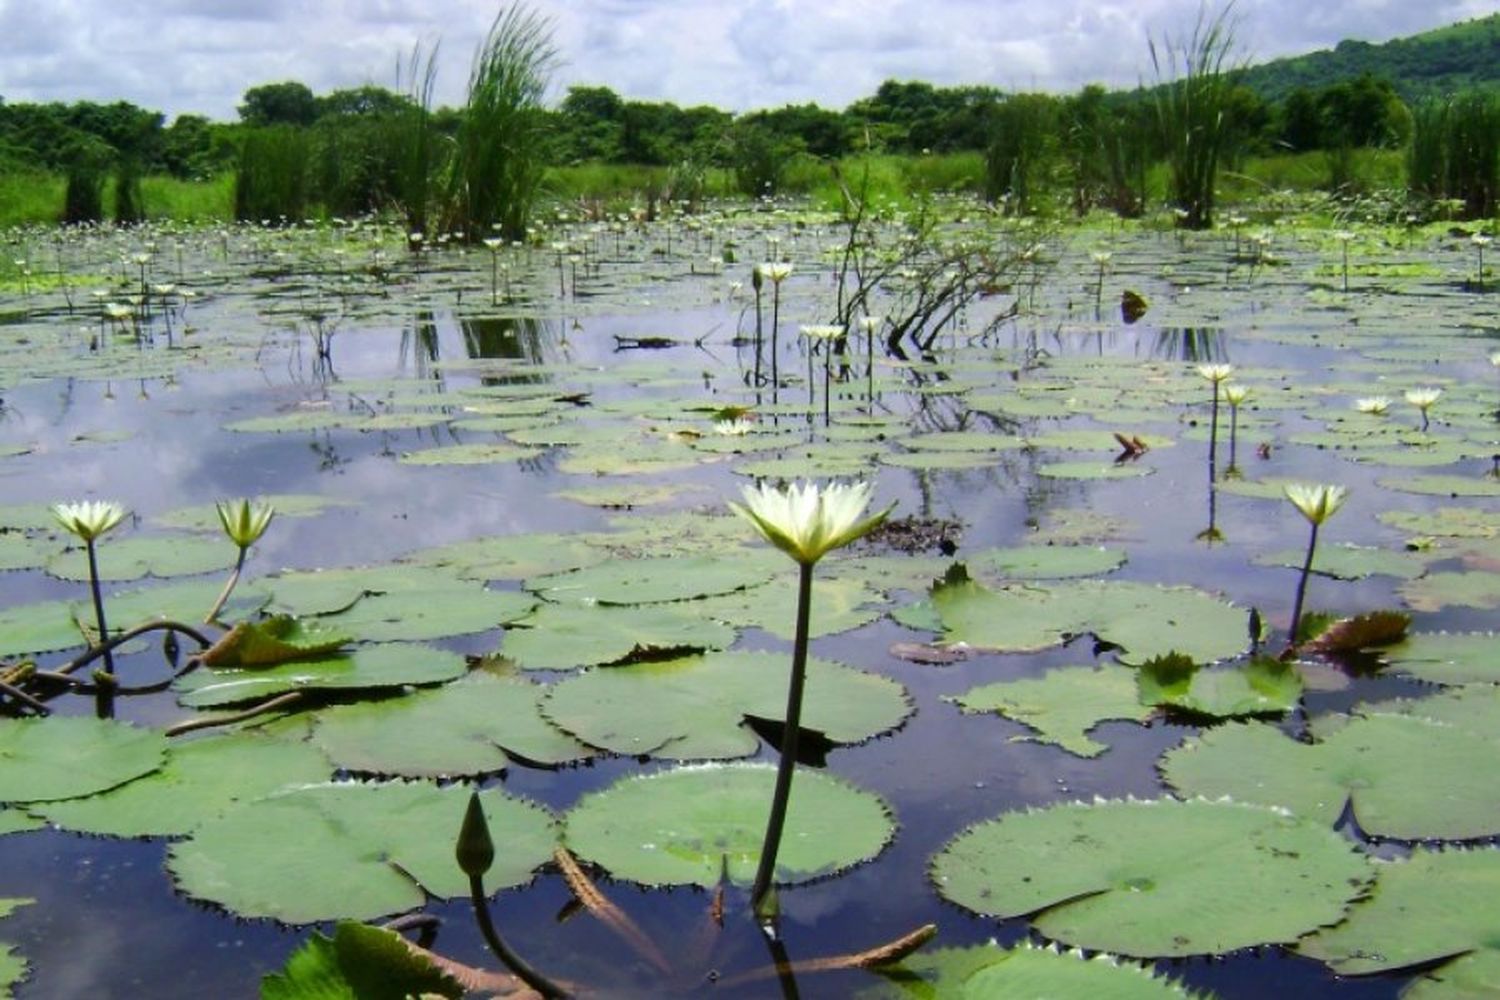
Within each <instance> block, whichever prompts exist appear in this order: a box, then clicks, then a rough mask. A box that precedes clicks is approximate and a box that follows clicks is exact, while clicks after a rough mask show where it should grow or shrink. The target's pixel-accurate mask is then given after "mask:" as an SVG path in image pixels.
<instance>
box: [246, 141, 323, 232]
mask: <svg viewBox="0 0 1500 1000" xmlns="http://www.w3.org/2000/svg"><path fill="white" fill-rule="evenodd" d="M311 151H312V145H311V140H310V139H309V138H308V135H307V132H306V131H305V130H303V129H299V128H295V127H293V126H290V125H275V126H271V127H268V128H259V129H254V130H252V131H250V132H249V133H248V134H247V135H246V136H245V139H244V143H243V144H242V145H241V146H240V159H239V166H238V169H237V170H236V172H235V178H234V217H235V219H236V220H238V221H240V222H260V221H275V220H294V221H300V220H301V219H302V218H303V217H304V216H305V215H306V214H307V212H306V209H307V205H308V202H309V198H308V170H307V167H308V163H309V160H310V154H311Z"/></svg>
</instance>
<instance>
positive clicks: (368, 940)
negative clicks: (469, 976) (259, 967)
mask: <svg viewBox="0 0 1500 1000" xmlns="http://www.w3.org/2000/svg"><path fill="white" fill-rule="evenodd" d="M463 995H464V989H463V987H462V986H460V985H459V983H458V981H457V980H456V979H454V978H453V976H451V975H450V974H448V973H447V972H444V971H443V970H441V969H439V968H438V967H437V966H436V965H434V964H433V962H432V960H431V959H430V958H428V957H426V956H425V955H422V954H420V953H418V952H417V951H415V950H413V949H412V948H411V946H410V945H409V944H407V942H406V939H405V938H403V937H401V935H399V934H397V933H396V932H395V931H390V930H386V929H385V928H383V927H370V926H368V925H366V924H359V923H353V922H351V921H347V920H341V921H339V924H338V926H337V928H335V930H334V932H333V937H331V938H330V937H326V936H324V935H322V934H318V933H314V934H313V935H312V937H310V938H308V939H307V942H306V943H305V944H303V945H302V947H300V948H298V949H297V950H296V951H295V952H293V953H292V956H291V957H290V958H288V959H287V963H286V966H285V967H284V968H283V969H282V970H281V971H280V972H273V973H271V974H270V975H268V976H266V977H265V978H263V979H262V980H261V983H260V996H261V1000H350V998H355V997H366V998H369V1000H402V998H404V997H410V996H419V997H453V998H457V997H461V996H463Z"/></svg>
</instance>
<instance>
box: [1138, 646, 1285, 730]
mask: <svg viewBox="0 0 1500 1000" xmlns="http://www.w3.org/2000/svg"><path fill="white" fill-rule="evenodd" d="M1137 681H1138V682H1139V692H1140V700H1141V703H1142V704H1145V705H1156V706H1160V707H1163V708H1174V709H1178V710H1179V711H1184V712H1189V713H1192V714H1194V715H1202V716H1208V717H1210V718H1215V719H1227V718H1234V717H1237V716H1245V715H1266V714H1278V715H1279V714H1281V713H1283V712H1288V711H1290V710H1291V709H1292V708H1294V707H1295V706H1296V704H1297V700H1298V699H1299V698H1301V697H1302V678H1301V675H1299V674H1298V673H1297V671H1296V669H1294V668H1293V666H1292V664H1290V663H1286V662H1283V661H1281V660H1277V659H1272V658H1271V657H1266V656H1257V657H1255V658H1253V659H1251V660H1250V661H1249V662H1248V663H1244V664H1237V665H1229V666H1220V667H1209V668H1204V669H1200V668H1199V667H1198V665H1197V664H1195V663H1194V662H1193V661H1192V660H1190V659H1188V658H1187V657H1185V656H1179V655H1175V654H1174V655H1169V656H1160V657H1155V658H1153V659H1150V660H1147V661H1146V662H1145V663H1142V664H1141V665H1140V667H1139V668H1138V671H1137Z"/></svg>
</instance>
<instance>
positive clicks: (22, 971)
mask: <svg viewBox="0 0 1500 1000" xmlns="http://www.w3.org/2000/svg"><path fill="white" fill-rule="evenodd" d="M32 902H35V900H31V899H20V898H12V899H0V917H7V916H10V915H11V914H12V913H14V912H15V911H16V910H17V909H19V908H20V907H22V906H26V905H28V904H30V903H32ZM29 970H30V965H29V963H27V961H26V958H25V956H23V955H22V954H21V953H20V952H18V951H16V950H15V949H14V948H12V947H11V946H9V945H7V944H4V943H3V942H0V992H3V993H4V995H5V996H7V997H9V996H11V987H12V986H15V985H16V984H17V983H19V982H21V981H22V980H24V979H25V978H26V974H27V972H28V971H29Z"/></svg>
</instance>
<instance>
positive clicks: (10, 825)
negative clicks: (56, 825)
mask: <svg viewBox="0 0 1500 1000" xmlns="http://www.w3.org/2000/svg"><path fill="white" fill-rule="evenodd" d="M46 825H47V824H46V823H44V822H43V821H42V820H39V819H37V818H36V817H35V816H32V815H30V814H29V813H24V812H22V811H21V810H19V809H0V837H3V836H5V835H6V834H8V833H26V832H27V831H29V830H40V829H41V828H42V827H44V826H46Z"/></svg>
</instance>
